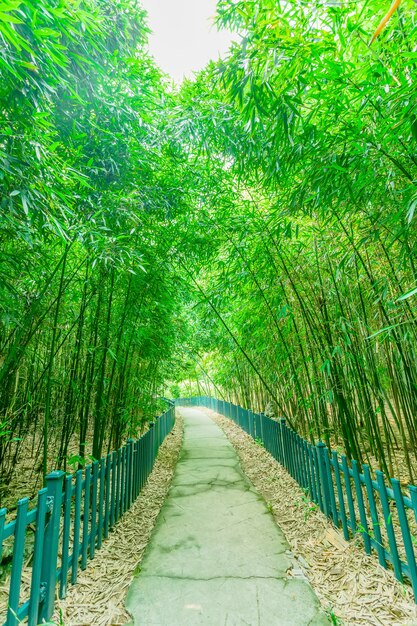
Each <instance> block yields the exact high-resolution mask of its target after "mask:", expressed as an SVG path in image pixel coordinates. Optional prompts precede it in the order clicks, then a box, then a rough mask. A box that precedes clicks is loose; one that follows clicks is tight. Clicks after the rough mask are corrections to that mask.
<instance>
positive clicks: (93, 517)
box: [0, 401, 175, 626]
mask: <svg viewBox="0 0 417 626" xmlns="http://www.w3.org/2000/svg"><path fill="white" fill-rule="evenodd" d="M168 404H169V408H168V409H167V410H166V411H165V413H163V414H162V415H160V416H159V417H158V418H157V419H156V420H155V422H154V423H151V425H150V426H151V427H150V429H149V430H148V431H147V432H146V433H145V434H144V435H143V436H142V437H140V438H139V439H136V440H134V439H129V441H128V442H127V444H126V445H124V446H123V447H121V448H120V449H119V450H117V451H115V452H112V453H111V454H108V455H107V456H106V457H104V458H102V459H100V461H95V462H94V463H92V464H91V465H87V466H86V468H85V469H84V470H78V471H77V472H76V473H75V474H71V475H66V474H65V473H64V472H61V471H55V472H52V473H51V474H49V475H48V476H47V477H46V487H45V488H44V489H41V490H40V491H39V492H38V496H37V503H36V507H35V508H32V509H30V508H29V500H28V498H22V499H21V500H19V502H18V505H17V515H16V518H15V519H14V520H13V521H10V522H8V523H6V513H7V509H0V563H1V556H2V551H3V546H4V545H5V542H13V546H11V549H12V552H13V559H12V566H11V575H10V585H9V598H8V608H7V615H6V616H5V617H6V621H5V622H4V626H16V625H17V624H19V623H21V622H25V621H26V620H27V621H28V623H29V626H36V625H37V624H39V623H41V622H43V621H48V619H50V618H51V616H52V613H53V610H54V599H55V591H56V585H57V584H58V585H59V596H60V598H64V597H65V595H66V592H67V586H68V584H69V583H70V584H75V583H76V582H77V575H78V571H79V569H82V570H83V569H85V568H86V567H87V561H88V559H93V558H94V554H95V551H96V549H99V548H100V547H101V545H102V542H103V540H104V539H106V538H107V536H108V534H109V530H110V529H111V528H112V527H113V526H114V525H115V524H116V522H117V521H118V520H119V518H120V517H121V516H122V515H123V513H124V512H125V511H127V509H129V508H130V506H131V505H132V503H133V502H134V501H135V499H136V498H137V496H138V495H139V493H140V492H141V490H142V487H143V486H144V484H145V482H146V480H147V478H148V476H149V474H150V473H151V471H152V468H153V465H154V461H155V458H156V455H157V453H158V449H159V447H160V445H161V444H162V442H163V441H164V439H165V437H166V435H167V434H168V433H169V432H171V430H172V428H173V426H174V422H175V407H174V403H173V402H171V401H168ZM29 526H30V527H31V532H32V531H34V543H33V546H32V545H31V548H30V551H29V552H30V558H31V573H30V576H31V580H30V585H28V587H29V589H28V591H27V597H26V598H25V599H24V600H23V601H22V598H21V596H22V595H23V593H22V589H21V578H22V571H23V568H24V561H25V558H27V554H28V550H27V549H25V544H26V542H27V537H28V527H29ZM9 547H10V546H9Z"/></svg>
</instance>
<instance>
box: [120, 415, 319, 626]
mask: <svg viewBox="0 0 417 626" xmlns="http://www.w3.org/2000/svg"><path fill="white" fill-rule="evenodd" d="M181 414H182V415H183V417H184V420H185V432H184V445H183V448H182V452H181V456H180V459H179V462H178V464H177V467H176V470H175V474H174V478H173V482H172V485H171V489H170V491H169V494H168V497H167V499H166V501H165V504H164V505H163V507H162V510H161V513H160V514H159V517H158V520H157V523H156V527H155V529H154V532H153V535H152V538H151V541H150V543H149V545H148V548H147V551H146V553H145V556H144V560H143V562H142V565H141V571H140V573H139V574H138V575H137V577H136V578H135V579H134V581H133V582H132V584H131V587H130V589H129V594H128V598H127V602H126V606H127V608H128V610H129V611H130V613H131V614H132V615H133V618H134V625H135V626H151V625H152V626H189V625H192V626H194V625H196V626H197V625H200V624H203V625H204V626H243V625H247V626H281V625H282V626H321V625H323V626H324V625H328V624H329V621H328V620H327V618H326V616H325V615H324V614H323V613H322V612H321V610H320V607H319V604H318V600H317V598H316V596H315V595H314V593H313V591H312V589H311V587H310V586H309V585H308V583H307V582H306V581H305V580H303V579H300V578H298V579H297V578H293V577H291V576H289V575H287V570H289V569H291V559H290V557H289V553H288V544H287V542H286V540H285V538H284V535H283V534H282V532H281V531H280V530H279V528H277V526H276V525H275V523H274V521H273V519H272V515H271V514H270V513H269V512H268V510H267V507H266V505H265V502H264V500H263V499H262V498H261V497H260V496H259V494H258V493H257V492H256V491H255V489H254V488H253V487H252V485H251V484H250V483H249V481H248V479H247V478H246V477H245V476H244V474H243V473H242V470H241V467H240V463H239V459H238V457H237V455H236V452H235V450H234V448H233V446H232V445H231V444H230V443H229V441H228V439H227V438H226V436H225V435H224V433H223V431H222V430H221V429H220V428H219V427H218V426H217V425H216V424H215V423H214V422H213V421H212V420H211V419H210V417H209V416H208V414H207V413H206V412H204V410H200V409H188V408H184V409H181ZM134 549H135V547H134V546H132V550H134Z"/></svg>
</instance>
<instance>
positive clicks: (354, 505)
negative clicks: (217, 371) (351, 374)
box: [175, 396, 417, 602]
mask: <svg viewBox="0 0 417 626" xmlns="http://www.w3.org/2000/svg"><path fill="white" fill-rule="evenodd" d="M175 402H176V405H177V406H205V407H208V408H210V409H213V410H214V411H216V412H217V413H221V414H222V415H224V416H225V417H228V418H230V419H232V420H233V421H234V422H235V423H236V424H238V425H239V426H240V427H241V428H242V429H243V430H245V431H246V432H247V433H248V434H249V435H251V436H252V437H253V438H254V439H256V440H259V442H262V444H263V445H264V446H265V448H266V450H268V452H269V453H270V454H271V455H272V456H273V457H274V458H275V459H276V460H277V461H278V462H279V463H280V464H281V465H283V466H284V467H285V468H286V469H287V470H288V472H289V473H290V474H291V476H292V477H293V478H294V479H295V480H296V481H297V482H298V484H299V485H300V486H301V487H302V488H303V489H304V490H305V492H306V493H308V495H309V497H310V499H311V500H312V501H313V502H314V503H316V504H317V505H318V506H319V507H320V509H321V511H322V512H323V513H324V514H325V515H326V516H327V517H328V518H330V519H331V520H332V521H333V523H334V524H335V525H336V526H337V527H339V528H341V529H342V530H343V535H344V537H345V539H346V540H349V539H351V538H352V537H355V536H358V535H361V536H362V539H363V543H364V548H365V551H366V553H367V554H371V552H372V551H375V553H376V554H377V556H378V560H379V563H380V564H381V565H382V566H383V567H384V568H387V567H392V569H393V571H394V574H395V577H396V578H397V579H398V580H399V581H401V582H403V581H404V579H407V580H408V581H409V582H410V583H411V585H412V588H413V592H414V598H415V600H416V602H417V566H416V556H417V555H416V548H417V487H416V486H414V485H409V486H408V490H407V491H408V493H403V492H402V489H401V485H400V482H399V480H397V479H395V478H389V479H388V478H387V477H386V476H385V475H384V474H383V472H381V471H378V470H377V471H375V473H372V472H371V470H370V468H369V467H368V466H367V465H364V464H362V465H360V464H359V463H358V462H357V461H355V460H349V461H348V459H347V458H346V457H345V456H344V455H341V454H339V453H338V452H336V451H329V450H328V448H327V446H326V445H325V444H324V443H322V442H319V443H317V444H316V445H313V444H311V443H310V442H308V441H307V440H306V439H303V438H302V437H300V436H299V435H298V434H297V433H296V432H294V431H293V430H292V429H291V428H289V427H288V426H287V424H286V422H285V419H280V420H275V419H271V418H269V417H267V416H265V415H264V414H263V413H255V412H253V411H251V410H249V409H244V408H242V407H241V406H237V405H235V404H232V403H230V402H226V401H224V400H217V399H215V398H209V397H206V396H200V397H195V398H178V399H177V400H176V401H175Z"/></svg>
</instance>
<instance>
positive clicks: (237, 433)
mask: <svg viewBox="0 0 417 626" xmlns="http://www.w3.org/2000/svg"><path fill="white" fill-rule="evenodd" d="M210 415H211V417H212V418H213V419H214V420H215V421H216V423H217V424H218V425H219V426H220V427H221V428H222V429H223V431H224V432H225V434H226V435H227V437H228V438H229V440H230V441H231V443H232V444H233V446H234V447H235V449H236V451H237V453H238V455H239V458H240V461H241V464H242V468H243V471H244V472H245V474H246V476H247V477H248V478H249V480H250V481H251V482H252V483H253V485H254V486H255V488H256V489H257V490H258V491H259V493H260V494H261V495H262V496H263V497H264V498H265V500H266V503H267V506H268V509H269V510H270V511H271V513H272V514H273V516H274V519H275V521H276V523H277V524H278V525H279V527H280V528H281V529H282V531H283V532H284V533H285V536H286V538H287V541H288V543H289V544H290V547H291V550H292V551H293V553H294V554H295V555H296V558H297V560H298V563H299V565H300V567H301V569H302V570H303V572H304V573H305V575H306V577H307V578H308V580H309V581H310V584H311V585H312V587H313V589H314V591H315V592H316V594H317V596H318V597H319V599H320V601H321V603H322V605H323V607H324V609H325V610H326V611H327V612H328V613H329V615H330V617H331V619H332V622H333V623H334V624H337V625H338V626H342V625H343V626H412V625H415V624H417V607H416V605H415V603H414V600H413V594H412V590H411V587H409V586H406V585H402V584H401V583H399V582H398V581H397V580H396V579H395V578H394V574H393V573H392V572H391V571H387V570H384V569H383V568H382V567H381V566H380V565H379V564H378V560H377V557H376V556H373V555H372V556H368V555H366V554H365V552H364V549H363V545H362V542H361V538H360V537H359V536H358V539H357V540H353V541H351V542H346V541H345V540H344V538H343V535H342V533H341V532H339V531H338V530H337V529H336V528H335V527H334V526H333V525H332V524H331V523H330V522H329V521H328V520H327V518H326V517H325V516H324V515H323V514H322V513H321V511H320V510H319V509H318V507H317V506H316V505H315V504H314V503H312V502H311V501H310V500H308V498H307V497H306V496H305V494H304V491H303V490H302V489H301V488H300V487H299V486H298V484H297V483H296V482H295V480H293V479H292V478H291V476H290V475H289V474H288V473H287V472H286V471H285V469H284V468H282V467H281V466H280V465H279V464H278V463H277V462H276V461H275V460H274V459H273V458H272V457H271V455H270V454H269V453H268V452H267V451H266V450H265V448H263V447H262V446H261V445H259V444H257V443H256V442H255V441H254V440H253V439H252V438H251V437H250V436H249V435H247V434H246V433H245V432H244V431H243V430H242V429H241V428H239V426H237V425H236V424H234V423H233V422H232V421H230V420H228V419H227V418H225V417H223V416H221V415H218V414H216V413H214V412H213V411H210Z"/></svg>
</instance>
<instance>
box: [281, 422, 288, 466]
mask: <svg viewBox="0 0 417 626" xmlns="http://www.w3.org/2000/svg"><path fill="white" fill-rule="evenodd" d="M279 426H280V428H279V434H280V439H281V454H282V461H281V463H282V465H283V466H284V467H285V469H288V463H287V451H286V449H285V436H284V429H285V428H286V427H287V421H286V419H285V418H284V417H281V419H280V420H279Z"/></svg>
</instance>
